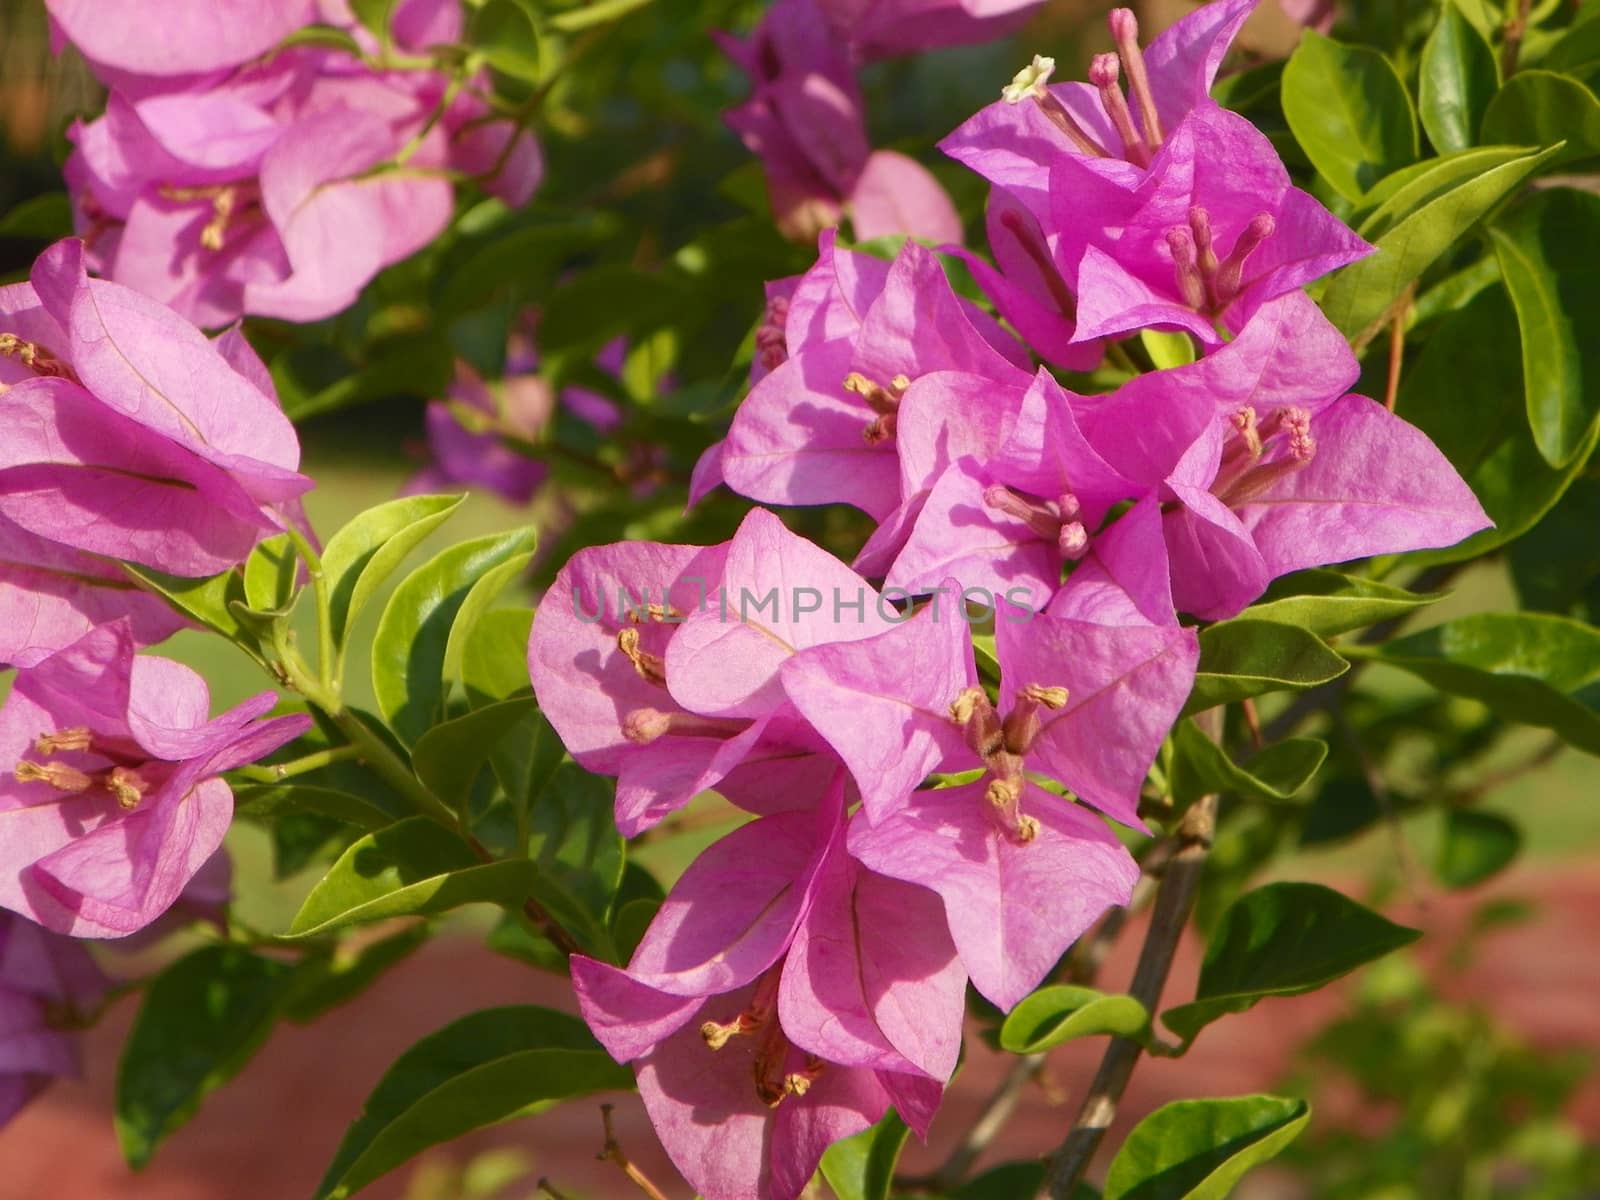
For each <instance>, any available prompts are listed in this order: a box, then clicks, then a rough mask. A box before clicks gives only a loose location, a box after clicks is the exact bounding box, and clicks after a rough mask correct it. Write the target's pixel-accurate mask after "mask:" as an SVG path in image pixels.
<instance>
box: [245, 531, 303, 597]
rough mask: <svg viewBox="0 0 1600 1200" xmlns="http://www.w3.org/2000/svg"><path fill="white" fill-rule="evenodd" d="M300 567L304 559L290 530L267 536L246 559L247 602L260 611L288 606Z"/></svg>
mask: <svg viewBox="0 0 1600 1200" xmlns="http://www.w3.org/2000/svg"><path fill="white" fill-rule="evenodd" d="M299 569H300V559H299V557H298V556H297V555H296V554H295V550H294V546H292V545H291V544H290V542H289V535H288V534H286V533H280V534H279V535H278V536H277V537H270V538H267V539H266V541H264V542H261V543H260V544H259V545H257V546H256V548H255V549H254V550H252V551H251V552H250V557H249V558H247V559H245V560H244V597H245V603H246V604H248V605H249V606H250V607H251V608H252V609H254V610H255V611H256V612H258V613H277V612H282V611H284V610H286V609H287V608H288V606H289V601H291V600H293V599H294V593H295V577H296V575H297V574H298V572H299Z"/></svg>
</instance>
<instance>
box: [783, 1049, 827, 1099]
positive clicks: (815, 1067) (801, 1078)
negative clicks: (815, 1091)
mask: <svg viewBox="0 0 1600 1200" xmlns="http://www.w3.org/2000/svg"><path fill="white" fill-rule="evenodd" d="M826 1069H827V1064H826V1063H824V1062H823V1061H822V1060H821V1059H820V1058H818V1057H817V1056H816V1055H814V1054H808V1055H806V1062H805V1066H804V1067H802V1068H801V1069H800V1070H798V1071H791V1072H790V1073H789V1074H787V1075H785V1076H784V1077H783V1092H784V1095H786V1096H804V1095H805V1094H806V1093H807V1092H809V1091H810V1090H811V1085H812V1084H813V1083H815V1082H816V1081H817V1080H818V1079H820V1078H822V1073H823V1071H824V1070H826Z"/></svg>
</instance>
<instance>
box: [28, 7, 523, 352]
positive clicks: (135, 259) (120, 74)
mask: <svg viewBox="0 0 1600 1200" xmlns="http://www.w3.org/2000/svg"><path fill="white" fill-rule="evenodd" d="M49 8H50V14H51V17H52V19H53V22H54V25H55V28H56V29H57V30H58V31H59V33H60V34H61V35H62V36H63V37H64V38H65V39H66V40H69V41H70V42H72V44H73V45H75V46H77V47H78V49H79V50H81V51H82V52H83V53H84V55H85V56H86V57H87V58H88V59H89V61H90V64H91V65H92V66H93V67H94V69H95V71H96V73H97V74H98V75H99V76H100V78H101V79H102V80H103V81H104V82H105V83H106V84H107V85H108V87H110V89H111V94H110V99H109V101H108V103H107V106H106V111H105V114H104V115H103V116H101V117H99V118H98V119H96V120H94V121H92V122H89V123H87V124H84V123H79V124H77V125H75V126H74V127H73V129H72V131H71V137H72V140H73V142H74V143H75V149H74V150H73V153H72V156H71V157H70V158H69V159H68V161H67V166H66V175H67V183H68V186H69V188H70V189H71V192H72V196H73V201H74V211H75V216H76V220H77V228H78V230H79V232H80V233H81V234H82V236H83V237H84V239H85V242H86V243H87V245H88V247H89V257H90V265H91V267H92V268H93V269H94V270H96V271H97V272H99V273H101V274H104V275H106V276H108V277H109V278H112V279H115V280H117V281H119V282H121V283H124V284H127V285H128V286H130V287H133V288H137V289H138V290H139V291H141V292H144V293H145V294H146V295H148V296H152V297H154V298H156V299H158V300H160V301H162V302H163V303H165V304H167V305H169V306H170V307H172V308H173V309H175V310H176V311H177V312H179V313H180V314H182V315H183V316H185V317H187V318H189V319H190V320H192V321H194V322H195V323H196V324H199V325H203V326H219V325H224V324H227V323H228V322H230V321H232V320H234V319H236V318H237V317H239V316H240V315H241V314H243V313H254V314H260V315H263V316H273V317H282V318H286V319H288V320H292V321H312V320H318V319H321V318H323V317H327V316H331V315H332V314H334V313H336V312H338V311H340V310H341V309H343V308H346V307H347V306H349V305H350V304H351V303H352V302H353V301H354V300H355V298H356V297H357V295H358V294H359V293H360V291H361V288H362V287H363V286H364V285H365V284H366V283H367V281H368V280H370V279H371V278H372V277H373V276H374V275H376V274H377V273H378V271H380V270H381V269H382V268H384V267H386V266H388V265H389V264H390V263H394V262H398V261H399V260H400V259H402V258H405V257H406V256H407V255H409V254H412V253H413V252H415V251H416V250H418V249H419V248H421V247H422V246H425V245H427V244H428V243H429V242H431V241H432V240H433V239H435V238H436V237H438V236H439V234H440V233H442V232H443V231H444V229H445V227H446V225H447V224H448V223H449V220H450V217H451V213H452V210H453V188H452V183H451V181H452V179H453V178H454V177H456V176H470V177H473V178H476V179H478V180H479V181H481V182H482V183H483V185H484V186H485V187H486V188H487V189H488V190H489V191H491V192H493V193H494V194H496V195H498V196H500V197H501V198H503V199H504V200H505V201H506V202H507V203H509V204H512V205H520V204H523V203H525V202H526V201H527V199H528V198H529V196H530V195H531V194H532V193H533V191H534V189H535V188H536V187H537V186H538V183H539V179H540V176H541V174H542V172H543V162H542V158H541V156H540V151H539V147H538V145H537V143H535V142H534V140H533V138H532V137H531V135H529V134H528V133H527V132H526V131H525V130H522V129H520V128H519V127H518V126H517V125H516V124H515V123H513V122H511V121H509V120H507V119H504V118H497V117H494V116H493V115H492V113H491V112H490V110H489V108H488V106H487V104H486V103H485V101H483V100H482V99H481V98H479V97H478V95H476V94H475V91H474V90H473V89H471V88H461V87H459V86H457V85H456V84H455V83H453V82H452V80H451V78H450V77H449V76H448V75H447V74H446V73H444V72H443V71H440V70H438V69H435V68H434V67H432V66H429V65H423V66H416V65H415V63H416V61H417V58H416V57H415V56H418V55H421V54H423V53H424V52H426V51H427V50H428V49H429V48H430V47H434V46H437V45H441V44H444V43H449V42H455V41H459V39H460V36H461V10H460V5H459V4H458V3H457V0H405V2H404V3H400V4H398V5H396V6H395V11H394V13H393V19H392V24H391V29H392V35H393V39H394V45H395V47H396V48H397V49H398V50H400V51H403V52H406V53H409V54H410V55H412V56H413V58H412V59H411V60H410V61H409V62H408V63H407V64H406V65H405V67H404V68H403V69H402V68H400V67H395V66H390V65H388V64H387V61H386V60H385V59H384V58H383V57H382V56H381V55H380V49H379V47H378V45H377V42H376V39H375V38H374V37H373V36H372V34H370V33H369V32H368V31H367V30H365V29H364V28H363V27H361V26H360V25H359V24H358V23H357V22H356V20H355V18H354V16H353V15H352V14H351V13H350V11H349V8H348V6H347V5H346V4H345V3H344V2H343V0H321V2H320V3H311V2H310V0H297V2H295V3H272V4H251V3H228V4H216V3H213V2H212V0H163V2H162V3H159V4H155V5H140V6H137V7H132V6H127V5H122V6H116V11H107V10H106V8H105V6H104V5H100V4H95V3H82V2H80V0H50V4H49ZM313 22H320V24H322V25H331V26H332V27H333V28H334V30H336V31H342V32H343V33H344V34H346V35H348V38H349V39H350V40H351V42H352V44H354V45H356V46H358V47H359V49H360V50H361V54H360V55H358V54H356V53H353V52H351V51H349V50H346V49H340V48H338V47H337V46H329V45H326V44H322V43H320V42H318V43H311V42H306V43H303V44H293V43H291V44H289V45H283V44H282V43H283V42H284V39H285V38H288V37H289V36H290V35H291V34H293V33H295V32H296V31H297V30H299V29H301V28H302V27H303V26H306V25H309V24H311V23H313ZM421 61H422V62H423V63H424V64H426V63H427V62H428V61H429V60H427V59H426V58H423V59H421Z"/></svg>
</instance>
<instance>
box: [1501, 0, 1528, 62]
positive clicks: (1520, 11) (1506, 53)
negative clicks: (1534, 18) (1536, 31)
mask: <svg viewBox="0 0 1600 1200" xmlns="http://www.w3.org/2000/svg"><path fill="white" fill-rule="evenodd" d="M1532 11H1533V0H1520V2H1519V3H1518V5H1517V11H1516V13H1515V15H1513V16H1511V17H1510V18H1508V19H1507V21H1506V23H1505V27H1504V30H1503V33H1504V35H1505V42H1504V44H1503V45H1502V46H1501V49H1500V74H1501V76H1502V77H1503V78H1506V79H1510V78H1511V77H1512V76H1513V75H1515V74H1516V73H1517V60H1518V59H1519V58H1521V57H1522V39H1523V38H1525V37H1526V36H1527V35H1528V14H1529V13H1530V12H1532Z"/></svg>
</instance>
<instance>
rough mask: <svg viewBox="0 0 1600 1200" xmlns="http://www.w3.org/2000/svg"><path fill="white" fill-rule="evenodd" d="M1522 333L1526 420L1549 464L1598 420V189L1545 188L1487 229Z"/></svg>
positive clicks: (1559, 461)
mask: <svg viewBox="0 0 1600 1200" xmlns="http://www.w3.org/2000/svg"><path fill="white" fill-rule="evenodd" d="M1489 236H1490V237H1491V238H1492V239H1493V241H1494V249H1495V256H1496V257H1497V258H1498V259H1499V260H1500V273H1501V274H1502V275H1503V276H1504V278H1505V281H1506V290H1507V291H1509V292H1510V293H1511V303H1512V304H1513V305H1514V306H1515V307H1516V310H1517V327H1518V328H1519V329H1520V330H1521V333H1522V375H1523V379H1524V382H1525V389H1526V396H1527V403H1528V425H1529V427H1530V428H1531V429H1532V430H1533V440H1534V443H1535V444H1536V445H1537V446H1538V447H1539V452H1540V453H1541V454H1543V455H1544V457H1545V461H1546V462H1548V463H1549V464H1550V465H1551V466H1552V467H1561V466H1565V465H1566V464H1567V463H1569V462H1571V461H1572V460H1573V458H1574V457H1576V456H1577V455H1578V454H1579V453H1580V452H1581V451H1582V450H1583V448H1584V446H1585V445H1586V444H1588V443H1589V441H1590V439H1591V436H1592V434H1593V431H1594V426H1595V423H1596V422H1597V421H1600V338H1596V337H1595V330H1596V329H1600V264H1597V263H1596V260H1595V258H1594V256H1593V255H1591V254H1585V253H1574V250H1575V248H1577V247H1585V246H1600V196H1595V195H1591V194H1590V193H1588V192H1581V191H1576V190H1574V189H1571V188H1552V189H1551V190H1549V191H1546V192H1542V193H1540V194H1539V195H1537V196H1535V197H1533V198H1532V199H1530V200H1529V201H1528V202H1527V203H1526V204H1523V205H1521V206H1519V207H1518V208H1517V209H1515V210H1514V211H1512V212H1511V213H1509V214H1507V215H1506V217H1505V219H1503V220H1501V221H1497V222H1496V223H1495V224H1494V225H1493V226H1491V227H1490V229H1489Z"/></svg>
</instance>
